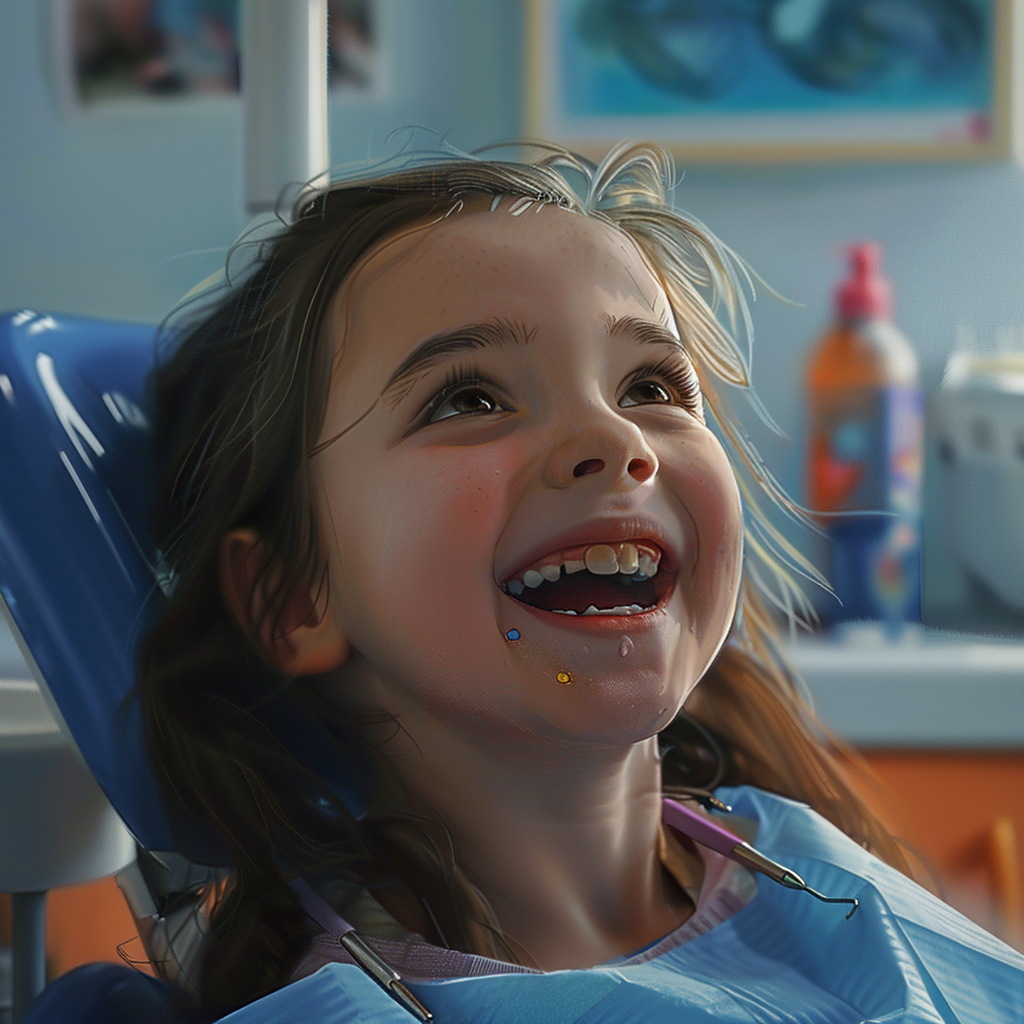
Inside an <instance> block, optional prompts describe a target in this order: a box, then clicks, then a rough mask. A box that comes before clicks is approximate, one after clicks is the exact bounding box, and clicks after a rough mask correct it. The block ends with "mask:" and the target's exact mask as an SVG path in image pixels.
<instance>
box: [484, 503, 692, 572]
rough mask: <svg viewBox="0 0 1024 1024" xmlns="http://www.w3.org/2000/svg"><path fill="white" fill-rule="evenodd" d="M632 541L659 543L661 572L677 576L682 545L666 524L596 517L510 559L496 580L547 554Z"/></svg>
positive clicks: (636, 517) (641, 518) (640, 518)
mask: <svg viewBox="0 0 1024 1024" xmlns="http://www.w3.org/2000/svg"><path fill="white" fill-rule="evenodd" d="M630 540H631V541H638V540H647V541H653V542H654V543H655V544H657V545H658V547H659V548H661V551H662V558H661V562H660V563H659V569H660V570H661V571H662V572H666V573H668V574H674V573H675V572H676V571H677V570H678V569H679V562H680V543H679V541H677V540H676V539H675V538H674V537H673V536H672V533H671V532H670V531H669V530H668V528H667V527H665V525H664V524H662V523H659V522H658V521H657V520H655V519H650V518H649V517H647V516H641V515H632V516H621V515H619V516H604V517H596V518H594V519H588V520H586V521H585V522H583V523H577V524H576V525H575V526H569V527H567V528H566V529H565V530H563V531H562V532H561V533H557V534H555V535H553V536H551V537H547V538H545V539H544V540H542V541H540V542H539V543H537V544H535V545H534V546H533V547H532V548H530V549H529V550H528V551H525V552H523V553H522V554H515V555H513V556H511V558H510V560H509V561H507V562H506V563H505V564H504V565H499V566H498V567H497V571H496V572H495V577H496V579H497V581H498V582H499V583H505V582H506V581H507V580H510V579H511V578H512V577H513V576H515V575H517V573H518V572H519V571H520V570H522V569H523V568H525V567H526V566H529V565H532V564H533V563H535V562H536V561H538V559H540V558H543V556H544V555H548V554H554V553H556V552H558V551H560V550H562V549H563V548H568V547H573V546H574V545H577V544H602V543H604V544H621V543H622V542H624V541H630Z"/></svg>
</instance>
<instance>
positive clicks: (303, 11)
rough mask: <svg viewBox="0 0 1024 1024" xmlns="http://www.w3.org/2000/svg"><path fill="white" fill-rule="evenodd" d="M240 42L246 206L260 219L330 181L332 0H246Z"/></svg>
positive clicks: (243, 7)
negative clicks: (283, 200) (301, 190)
mask: <svg viewBox="0 0 1024 1024" xmlns="http://www.w3.org/2000/svg"><path fill="white" fill-rule="evenodd" d="M241 37H242V46H241V55H240V56H241V79H242V102H243V105H244V108H245V202H246V206H247V208H248V210H249V211H250V212H251V213H258V212H259V211H261V210H269V209H273V208H274V207H276V206H277V203H278V199H279V197H280V195H281V190H282V189H284V188H286V187H288V188H290V190H292V194H290V195H288V198H289V199H290V198H293V197H294V192H295V191H297V189H298V187H299V186H301V185H305V184H307V183H311V184H313V185H320V184H323V183H324V182H325V181H326V178H327V170H328V168H329V166H330V146H329V141H328V129H327V0H243V2H242V32H241Z"/></svg>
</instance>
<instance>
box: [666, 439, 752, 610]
mask: <svg viewBox="0 0 1024 1024" xmlns="http://www.w3.org/2000/svg"><path fill="white" fill-rule="evenodd" d="M662 471H663V472H664V473H666V476H667V477H668V479H669V483H670V486H671V489H672V491H673V493H674V494H675V495H676V496H677V498H678V500H679V501H680V502H681V504H682V505H683V507H684V509H685V511H686V513H687V514H688V516H689V519H690V521H691V523H692V526H691V529H693V530H694V531H695V536H691V538H690V543H691V545H695V546H696V551H690V552H689V554H688V556H687V555H684V558H683V565H684V573H685V567H686V566H687V565H689V566H691V567H692V568H693V574H692V578H691V581H690V588H691V590H692V598H693V601H694V605H695V610H696V611H697V612H698V613H700V612H701V611H702V610H703V612H704V613H705V615H707V616H709V617H710V616H712V615H714V614H716V613H717V614H722V610H723V609H725V608H726V607H728V606H731V603H732V597H733V594H732V591H733V589H734V586H735V581H736V580H737V578H738V576H739V571H740V563H741V559H742V550H743V548H742V543H743V513H742V506H741V503H740V496H739V489H738V487H737V486H736V480H735V477H734V476H733V472H732V467H731V466H730V464H729V462H728V459H727V458H726V455H725V453H724V452H723V451H722V450H721V448H720V447H719V446H718V445H717V444H715V445H710V444H709V445H706V446H704V447H703V448H701V449H698V450H696V451H694V452H692V453H691V454H690V455H689V457H688V458H687V459H686V460H685V461H683V462H681V463H679V464H677V466H675V467H671V466H670V467H667V468H666V467H665V466H664V465H663V467H662ZM694 557H697V561H696V564H694V561H693V559H694ZM684 578H685V577H684Z"/></svg>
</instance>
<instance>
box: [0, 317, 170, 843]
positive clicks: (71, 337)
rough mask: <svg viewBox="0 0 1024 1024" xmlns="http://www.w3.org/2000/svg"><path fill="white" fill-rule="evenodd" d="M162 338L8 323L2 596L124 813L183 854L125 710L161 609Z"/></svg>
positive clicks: (138, 728)
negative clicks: (157, 537) (156, 378)
mask: <svg viewBox="0 0 1024 1024" xmlns="http://www.w3.org/2000/svg"><path fill="white" fill-rule="evenodd" d="M155 335H156V331H155V328H153V327H147V326H140V325H135V324H119V323H108V322H104V321H99V320H90V319H86V318H84V317H73V316H59V317H55V316H48V315H40V314H38V313H34V312H32V311H30V310H22V311H20V312H17V313H13V314H4V315H2V316H0V452H2V453H3V456H2V467H3V476H4V483H3V486H2V487H0V594H2V595H3V599H4V602H5V603H6V605H7V609H8V612H9V614H10V617H11V619H12V620H13V621H14V624H15V625H16V627H17V630H18V632H20V634H21V638H22V640H23V642H24V644H25V645H26V646H27V647H28V648H29V650H30V651H31V653H32V657H33V659H34V660H35V663H36V665H37V666H38V669H39V672H40V674H41V676H42V679H41V680H40V683H41V684H42V685H45V687H46V688H47V689H48V690H49V693H50V695H51V697H52V699H53V701H54V702H55V703H56V705H57V707H58V708H59V709H60V712H61V715H62V716H63V718H64V721H65V722H66V724H67V726H68V728H69V729H70V730H71V733H72V735H73V736H74V738H75V742H76V743H77V744H78V747H79V749H80V750H81V752H82V755H83V756H84V757H85V760H86V762H87V763H88V765H89V767H90V768H91V769H92V772H93V774H94V775H95V776H96V780H97V782H99V784H100V786H101V787H102V788H103V790H104V792H105V793H106V794H107V796H108V798H109V799H110V801H111V803H112V804H113V805H114V807H115V809H116V810H117V812H118V813H119V814H120V815H121V817H122V818H123V819H124V820H125V822H126V824H127V825H128V827H129V828H130V829H131V831H132V832H133V833H134V834H135V836H136V838H137V839H138V840H139V841H140V842H141V843H142V844H143V845H144V846H147V847H149V848H150V849H156V850H171V849H174V844H173V842H172V840H171V833H170V829H169V825H168V822H167V819H166V815H165V813H164V810H163V804H162V802H161V799H160V797H159V794H158V791H157V787H156V782H155V779H154V778H153V774H152V772H151V770H150V767H149V762H148V758H147V757H146V754H145V743H144V739H143V731H142V719H141V713H140V709H139V706H138V702H129V703H127V704H126V703H125V698H126V697H127V696H128V694H129V693H130V692H131V690H132V688H133V686H134V684H135V664H134V659H135V647H136V644H137V642H138V640H139V637H140V636H141V633H142V631H143V629H144V628H145V624H146V622H147V619H148V617H149V615H150V614H151V613H152V611H153V609H154V605H156V604H158V603H159V602H160V600H161V599H162V598H161V594H160V589H159V586H158V583H157V579H156V571H155V569H156V555H155V552H154V550H153V547H152V544H151V543H150V540H149V531H148V528H147V525H148V523H147V520H148V511H147V509H148V503H149V500H150V495H151V492H152V488H153V466H152V456H151V451H150V434H149V418H148V413H147V408H146V400H145V379H146V375H147V374H148V373H149V371H150V370H151V369H152V367H153V363H154V359H155V355H156V348H155Z"/></svg>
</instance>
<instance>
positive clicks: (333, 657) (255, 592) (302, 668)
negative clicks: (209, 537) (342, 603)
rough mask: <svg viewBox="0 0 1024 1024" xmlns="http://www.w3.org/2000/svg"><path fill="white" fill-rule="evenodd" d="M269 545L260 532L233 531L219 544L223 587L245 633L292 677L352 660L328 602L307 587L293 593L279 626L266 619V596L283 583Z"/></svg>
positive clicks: (263, 653) (225, 595)
mask: <svg viewBox="0 0 1024 1024" xmlns="http://www.w3.org/2000/svg"><path fill="white" fill-rule="evenodd" d="M267 560H268V554H267V551H266V546H265V545H264V544H263V541H262V540H261V539H260V536H259V534H257V533H256V531H255V530H248V529H240V530H232V531H231V532H230V533H229V534H227V535H226V536H225V537H224V539H223V540H222V541H221V544H220V587H221V593H222V594H223V596H224V600H225V601H226V602H227V605H228V607H229V608H230V609H231V611H232V613H233V614H234V616H235V619H236V620H237V622H238V624H239V626H241V627H242V631H243V632H244V633H245V634H246V635H247V636H248V637H249V639H250V640H252V642H253V643H254V644H255V645H256V647H257V649H258V650H259V652H260V654H261V655H262V656H263V657H264V659H265V660H266V661H268V662H269V663H270V664H271V665H273V666H274V667H276V668H277V669H278V670H279V671H281V672H283V673H284V674H285V675H289V676H304V675H315V674H316V673H318V672H327V671H328V670H329V669H332V668H337V666H338V665H340V664H341V663H342V662H343V661H344V660H345V658H347V657H348V638H347V637H345V636H344V635H343V634H342V632H341V631H340V630H339V629H338V627H337V625H336V624H335V622H334V619H333V618H332V616H330V615H328V614H327V608H326V607H322V608H317V604H318V603H320V604H324V605H325V604H326V601H325V600H321V601H319V602H318V601H316V600H314V597H313V596H312V595H311V594H310V592H309V590H308V588H307V587H306V585H305V584H303V583H297V584H295V586H294V587H293V589H292V592H291V596H290V599H289V601H288V607H287V609H286V611H285V613H284V616H283V618H282V619H281V621H280V623H279V624H278V625H277V629H276V631H274V630H273V624H272V623H271V621H270V619H269V618H267V616H266V610H267V594H268V592H270V591H272V590H273V588H274V586H275V585H276V584H277V583H278V582H279V581H280V578H281V573H282V570H281V567H280V566H278V565H276V564H272V565H270V566H268V565H267Z"/></svg>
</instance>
